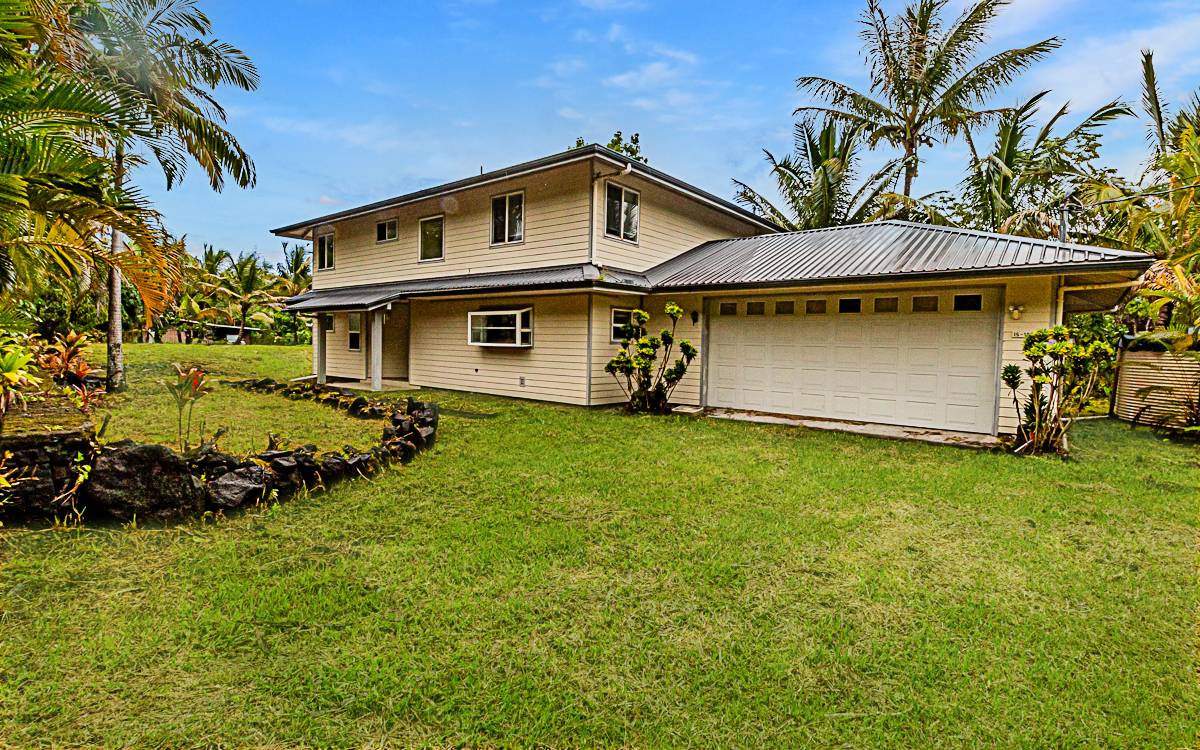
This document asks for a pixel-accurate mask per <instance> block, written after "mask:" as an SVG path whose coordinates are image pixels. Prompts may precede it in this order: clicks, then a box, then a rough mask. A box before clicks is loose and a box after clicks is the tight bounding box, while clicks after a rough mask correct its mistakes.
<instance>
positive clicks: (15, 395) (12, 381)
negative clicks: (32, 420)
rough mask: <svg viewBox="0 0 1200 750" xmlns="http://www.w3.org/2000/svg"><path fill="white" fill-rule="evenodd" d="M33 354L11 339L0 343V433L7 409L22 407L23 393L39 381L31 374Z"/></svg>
mask: <svg viewBox="0 0 1200 750" xmlns="http://www.w3.org/2000/svg"><path fill="white" fill-rule="evenodd" d="M32 365H33V353H32V352H30V351H29V349H28V348H27V347H25V346H22V345H21V344H19V343H17V342H16V341H14V340H12V339H8V340H5V341H0V432H3V431H4V418H5V416H7V415H8V411H9V409H12V408H13V407H14V406H17V405H22V406H23V405H24V403H25V394H24V391H26V390H28V389H30V388H35V387H37V386H38V385H39V384H40V383H41V381H40V380H39V379H38V378H37V377H35V376H34V375H33V373H32V371H31V370H32Z"/></svg>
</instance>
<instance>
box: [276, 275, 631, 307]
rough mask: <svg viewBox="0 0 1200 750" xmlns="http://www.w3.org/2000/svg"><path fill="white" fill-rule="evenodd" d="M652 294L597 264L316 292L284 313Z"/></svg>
mask: <svg viewBox="0 0 1200 750" xmlns="http://www.w3.org/2000/svg"><path fill="white" fill-rule="evenodd" d="M558 289H563V290H597V291H605V290H612V291H633V292H639V293H642V292H649V291H650V285H649V283H648V282H647V281H646V277H645V276H643V275H642V274H639V273H635V272H633V271H626V270H623V269H616V268H601V267H599V266H595V265H592V264H591V263H579V264H574V265H569V266H555V267H552V268H538V269H531V270H525V271H502V272H496V273H478V274H469V275H462V276H441V277H437V278H432V279H416V280H412V281H399V282H392V283H387V284H365V285H359V286H348V287H337V288H333V289H314V290H312V291H309V292H305V293H304V294H301V295H299V296H296V297H292V298H291V299H289V300H288V301H287V304H286V305H285V307H284V309H285V310H287V311H289V312H296V313H310V314H317V313H328V312H355V311H364V312H370V311H372V310H378V309H381V308H384V307H386V306H388V305H390V304H392V303H393V302H397V301H400V300H405V299H413V298H424V297H444V296H450V295H462V294H499V293H504V294H511V293H514V292H526V291H529V292H535V291H536V292H540V291H553V290H558Z"/></svg>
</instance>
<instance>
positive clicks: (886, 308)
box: [875, 297, 900, 313]
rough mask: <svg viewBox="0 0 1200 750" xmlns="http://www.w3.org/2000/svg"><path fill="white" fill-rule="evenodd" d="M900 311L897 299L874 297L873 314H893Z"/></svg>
mask: <svg viewBox="0 0 1200 750" xmlns="http://www.w3.org/2000/svg"><path fill="white" fill-rule="evenodd" d="M899 310H900V298H899V297H876V298H875V312H877V313H894V312H899Z"/></svg>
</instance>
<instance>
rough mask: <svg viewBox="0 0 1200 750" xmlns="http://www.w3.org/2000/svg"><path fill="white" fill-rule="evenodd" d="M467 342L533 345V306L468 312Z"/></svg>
mask: <svg viewBox="0 0 1200 750" xmlns="http://www.w3.org/2000/svg"><path fill="white" fill-rule="evenodd" d="M467 343H468V344H470V345H471V346H500V347H530V346H533V308H532V307H526V308H522V309H520V310H481V311H479V312H468V313H467Z"/></svg>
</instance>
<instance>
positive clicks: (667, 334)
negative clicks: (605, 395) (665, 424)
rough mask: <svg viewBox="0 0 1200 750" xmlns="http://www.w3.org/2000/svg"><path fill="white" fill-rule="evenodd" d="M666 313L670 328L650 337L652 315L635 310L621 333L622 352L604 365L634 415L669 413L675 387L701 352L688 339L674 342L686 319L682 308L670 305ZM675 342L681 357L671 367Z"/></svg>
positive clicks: (667, 305)
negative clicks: (679, 327) (679, 326)
mask: <svg viewBox="0 0 1200 750" xmlns="http://www.w3.org/2000/svg"><path fill="white" fill-rule="evenodd" d="M663 312H665V313H666V315H667V317H668V318H670V319H671V327H670V329H667V328H664V329H662V330H661V331H660V332H659V334H658V335H657V336H651V335H649V332H648V331H647V330H646V324H647V323H649V322H650V314H649V313H647V312H646V311H645V310H634V311H633V313H632V314H631V315H630V323H629V324H628V325H626V326H625V328H624V330H623V331H622V334H623V336H624V337H623V338H622V339H621V349H620V350H619V351H618V352H617V353H616V355H614V356H613V358H612V359H611V360H609V362H608V364H607V365H605V366H604V371H605V372H607V373H609V374H610V375H612V376H613V378H614V379H616V381H617V384H618V385H619V386H621V391H622V392H623V393H624V394H625V396H626V398H627V399H628V403H627V405H626V408H627V409H628V410H629V411H630V412H633V413H649V414H666V413H668V412H669V411H670V410H671V407H670V402H671V394H672V393H673V392H674V390H675V386H677V385H679V381H681V380H683V376H684V375H686V374H687V368H688V366H689V365H690V364H691V363H692V360H694V359H695V358H696V355H697V354H698V353H699V352H698V350H697V349H696V347H694V346H692V343H691V342H690V341H688V340H687V339H683V340H680V341H678V342H676V340H675V329H676V327H677V326H678V325H679V319H680V318H681V317H683V308H681V307H680V306H679V305H677V304H675V303H674V302H668V303H667V304H666V307H665V308H664V309H663ZM676 343H678V346H679V354H680V357H679V359H677V360H675V362H674V364H670V365H668V362H670V360H671V355H672V352H673V351H674V348H675V346H676Z"/></svg>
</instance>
